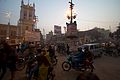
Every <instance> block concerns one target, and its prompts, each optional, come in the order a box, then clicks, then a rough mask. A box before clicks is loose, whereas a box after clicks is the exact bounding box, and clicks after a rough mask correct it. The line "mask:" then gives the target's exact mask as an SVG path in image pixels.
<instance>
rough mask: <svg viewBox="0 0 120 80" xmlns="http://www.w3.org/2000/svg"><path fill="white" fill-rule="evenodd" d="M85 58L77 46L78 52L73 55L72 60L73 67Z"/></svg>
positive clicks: (77, 65) (81, 62)
mask: <svg viewBox="0 0 120 80" xmlns="http://www.w3.org/2000/svg"><path fill="white" fill-rule="evenodd" d="M84 60H85V54H84V52H83V51H82V48H78V53H77V54H75V55H74V56H73V62H74V63H75V67H76V68H78V67H79V65H80V64H83V62H84Z"/></svg>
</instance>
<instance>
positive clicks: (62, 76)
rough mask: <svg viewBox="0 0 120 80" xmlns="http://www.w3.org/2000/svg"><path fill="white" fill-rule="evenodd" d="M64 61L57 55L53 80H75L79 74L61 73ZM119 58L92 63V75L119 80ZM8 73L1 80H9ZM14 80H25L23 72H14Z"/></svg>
mask: <svg viewBox="0 0 120 80" xmlns="http://www.w3.org/2000/svg"><path fill="white" fill-rule="evenodd" d="M64 60H65V56H63V55H58V64H57V65H56V66H55V74H56V76H55V80H75V79H76V77H77V76H78V75H79V73H81V72H80V71H75V70H70V71H68V72H66V71H63V70H62V67H61V64H62V62H63V61H64ZM119 61H120V57H117V58H115V57H109V56H102V57H101V58H97V59H95V61H94V66H95V70H94V73H95V74H97V76H98V77H99V78H100V80H120V62H119ZM9 74H10V73H9V71H8V72H7V74H6V75H5V78H4V79H3V80H9V77H10V75H9ZM15 80H26V79H25V71H24V70H23V71H20V72H16V78H15Z"/></svg>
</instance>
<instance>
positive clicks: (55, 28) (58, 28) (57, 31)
mask: <svg viewBox="0 0 120 80" xmlns="http://www.w3.org/2000/svg"><path fill="white" fill-rule="evenodd" d="M54 33H55V34H56V35H59V34H61V26H57V25H54Z"/></svg>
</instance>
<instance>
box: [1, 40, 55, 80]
mask: <svg viewBox="0 0 120 80" xmlns="http://www.w3.org/2000/svg"><path fill="white" fill-rule="evenodd" d="M54 55H55V50H54V48H53V47H52V46H49V47H48V46H47V47H43V48H41V47H40V46H39V45H33V44H31V43H28V44H22V46H21V47H19V46H10V45H9V44H8V43H7V42H6V41H5V40H1V41H0V80H3V78H4V76H5V74H6V72H7V68H9V69H10V72H11V78H10V80H14V79H15V72H16V70H17V69H16V62H17V61H18V59H19V57H21V56H22V57H23V56H24V57H29V61H28V62H27V64H26V66H27V68H26V76H27V78H28V80H32V76H34V78H35V79H36V80H37V79H38V78H39V79H38V80H46V79H47V75H48V69H49V68H51V67H52V63H51V59H52V57H53V56H54ZM34 56H36V57H34Z"/></svg>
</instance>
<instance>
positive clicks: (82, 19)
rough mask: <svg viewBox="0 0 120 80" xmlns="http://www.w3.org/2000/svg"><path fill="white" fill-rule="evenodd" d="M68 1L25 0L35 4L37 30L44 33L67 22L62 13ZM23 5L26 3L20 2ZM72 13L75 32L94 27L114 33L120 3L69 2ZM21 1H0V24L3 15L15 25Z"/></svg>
mask: <svg viewBox="0 0 120 80" xmlns="http://www.w3.org/2000/svg"><path fill="white" fill-rule="evenodd" d="M69 1H70V0H29V2H30V4H33V3H35V9H36V12H35V14H36V16H38V20H39V22H38V23H37V28H39V29H40V30H41V31H43V29H45V33H48V32H49V31H51V30H52V31H54V25H60V26H61V27H62V32H64V29H63V27H64V26H66V22H69V20H68V19H67V18H66V11H67V10H68V9H69V3H68V2H69ZM24 3H25V4H27V3H28V0H24ZM73 3H74V4H75V5H74V11H75V12H76V14H77V17H76V19H75V21H77V29H78V30H80V31H85V30H89V29H92V28H94V27H99V28H105V29H110V30H111V31H115V30H116V26H118V24H119V22H120V0H73ZM20 6H21V0H0V24H7V23H8V21H9V19H8V18H7V17H6V14H5V13H6V12H10V13H11V17H10V23H11V24H12V25H17V21H18V20H19V16H20Z"/></svg>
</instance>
